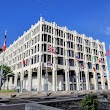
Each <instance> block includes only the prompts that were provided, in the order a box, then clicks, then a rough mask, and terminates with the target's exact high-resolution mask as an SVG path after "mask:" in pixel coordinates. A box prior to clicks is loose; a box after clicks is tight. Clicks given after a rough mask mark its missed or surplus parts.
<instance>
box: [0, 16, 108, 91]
mask: <svg viewBox="0 0 110 110" xmlns="http://www.w3.org/2000/svg"><path fill="white" fill-rule="evenodd" d="M49 45H50V46H51V47H52V48H54V49H55V51H56V52H55V53H54V52H48V46H49ZM76 53H77V55H78V57H79V59H78V60H80V63H79V62H78V61H77V60H76ZM105 53H106V50H105V43H104V42H99V40H94V39H93V38H92V37H86V36H85V35H84V34H78V33H77V32H76V31H70V30H68V28H67V27H60V26H58V25H57V24H56V23H55V22H53V23H52V22H51V23H50V22H47V21H45V20H44V19H43V18H42V17H40V20H39V21H38V22H37V23H36V24H35V25H32V26H31V28H30V29H29V30H27V31H26V32H24V34H23V35H22V36H21V37H19V38H18V39H17V40H16V41H14V42H13V44H12V45H10V46H9V47H8V48H7V49H6V51H5V52H4V53H1V54H0V56H1V57H2V56H4V61H2V60H1V63H4V64H6V65H8V66H10V67H11V69H12V70H13V73H14V76H13V77H10V76H8V77H7V79H6V81H5V83H4V86H3V88H5V89H13V88H15V87H18V86H20V84H21V82H22V83H23V89H24V90H27V91H44V90H45V85H46V78H45V74H46V67H47V71H48V90H49V91H74V90H78V91H79V90H99V89H102V90H104V89H110V81H109V73H108V67H107V59H106V57H105V55H104V54H105ZM46 58H47V60H46ZM94 58H95V61H93V60H94ZM100 58H101V60H102V62H101V63H99V59H100ZM23 60H25V62H26V65H25V66H23V64H22V61H23ZM46 61H49V62H50V63H51V65H48V66H47V62H46ZM82 65H83V68H81V67H82ZM93 68H94V69H93ZM105 77H106V78H105ZM99 79H100V81H99ZM105 79H106V80H105Z"/></svg>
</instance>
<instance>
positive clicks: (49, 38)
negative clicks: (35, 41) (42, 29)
mask: <svg viewBox="0 0 110 110" xmlns="http://www.w3.org/2000/svg"><path fill="white" fill-rule="evenodd" d="M48 42H50V43H51V36H50V35H48Z"/></svg>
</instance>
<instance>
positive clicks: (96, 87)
mask: <svg viewBox="0 0 110 110" xmlns="http://www.w3.org/2000/svg"><path fill="white" fill-rule="evenodd" d="M93 77H94V89H95V90H98V83H97V73H93Z"/></svg>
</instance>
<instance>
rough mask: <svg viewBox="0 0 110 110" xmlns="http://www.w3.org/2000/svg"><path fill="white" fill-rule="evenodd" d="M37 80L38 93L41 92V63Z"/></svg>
mask: <svg viewBox="0 0 110 110" xmlns="http://www.w3.org/2000/svg"><path fill="white" fill-rule="evenodd" d="M37 80H38V84H37V86H38V87H37V91H38V92H39V91H40V90H41V63H39V66H38V68H37Z"/></svg>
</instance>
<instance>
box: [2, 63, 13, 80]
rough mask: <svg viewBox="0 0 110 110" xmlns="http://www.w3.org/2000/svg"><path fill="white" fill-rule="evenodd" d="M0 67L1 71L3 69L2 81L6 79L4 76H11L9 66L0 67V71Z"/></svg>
mask: <svg viewBox="0 0 110 110" xmlns="http://www.w3.org/2000/svg"><path fill="white" fill-rule="evenodd" d="M1 67H2V69H3V74H2V77H3V78H4V79H6V75H7V74H9V73H11V75H12V74H13V73H12V70H11V68H10V67H9V66H7V65H0V70H1Z"/></svg>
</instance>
